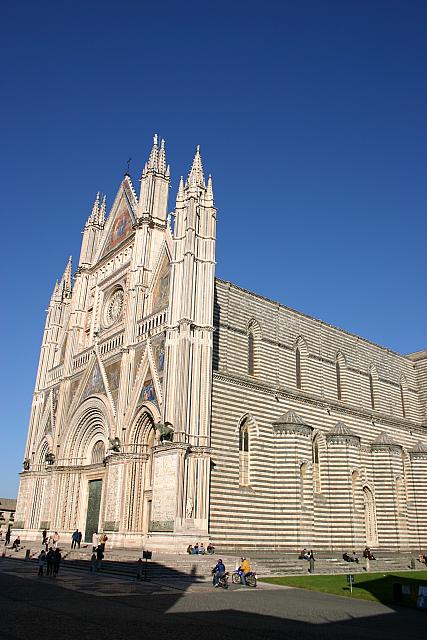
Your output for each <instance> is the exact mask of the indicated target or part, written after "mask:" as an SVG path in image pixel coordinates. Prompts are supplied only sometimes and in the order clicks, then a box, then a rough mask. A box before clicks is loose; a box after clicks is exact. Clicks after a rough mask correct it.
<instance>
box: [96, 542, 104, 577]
mask: <svg viewBox="0 0 427 640" xmlns="http://www.w3.org/2000/svg"><path fill="white" fill-rule="evenodd" d="M103 558H104V552H103V550H102V548H101V545H98V547H97V549H96V570H97V571H101V565H102V560H103Z"/></svg>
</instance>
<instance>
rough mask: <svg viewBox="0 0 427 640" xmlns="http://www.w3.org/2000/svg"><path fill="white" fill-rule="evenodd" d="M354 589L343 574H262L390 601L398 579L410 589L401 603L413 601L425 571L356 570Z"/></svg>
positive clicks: (277, 581) (274, 581)
mask: <svg viewBox="0 0 427 640" xmlns="http://www.w3.org/2000/svg"><path fill="white" fill-rule="evenodd" d="M353 575H354V583H353V593H352V594H351V593H350V586H349V585H348V584H347V578H346V576H345V575H326V576H324V575H319V576H284V577H283V578H262V582H270V583H272V584H281V585H287V586H289V587H300V588H302V589H311V590H312V591H322V592H323V593H332V594H334V595H338V596H348V597H352V598H362V599H364V600H375V601H377V602H384V603H393V583H395V582H400V583H402V584H403V585H406V586H407V588H408V589H409V590H410V592H411V593H410V595H408V594H404V595H403V602H402V604H409V605H415V604H416V597H417V595H418V587H419V586H420V585H423V586H427V571H401V572H397V573H355V574H353Z"/></svg>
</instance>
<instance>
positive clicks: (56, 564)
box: [53, 547, 62, 578]
mask: <svg viewBox="0 0 427 640" xmlns="http://www.w3.org/2000/svg"><path fill="white" fill-rule="evenodd" d="M61 560H62V556H61V552H60V550H59V549H58V547H56V549H55V552H54V554H53V577H54V578H56V576H57V575H58V573H59V565H60V564H61Z"/></svg>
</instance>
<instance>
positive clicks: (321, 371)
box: [210, 280, 427, 550]
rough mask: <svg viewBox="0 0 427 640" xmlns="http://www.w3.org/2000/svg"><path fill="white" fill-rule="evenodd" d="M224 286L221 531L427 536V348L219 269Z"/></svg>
mask: <svg viewBox="0 0 427 640" xmlns="http://www.w3.org/2000/svg"><path fill="white" fill-rule="evenodd" d="M215 297H216V301H215V328H216V332H215V334H214V361H213V368H214V375H213V395H212V434H211V435H212V440H211V444H212V450H213V453H212V461H213V470H212V484H211V517H210V532H211V535H212V538H213V540H214V542H215V541H216V542H217V543H221V544H225V545H227V546H229V545H236V546H243V547H254V546H267V547H288V548H294V549H295V548H303V547H310V546H314V547H316V548H317V549H319V548H322V547H323V548H332V547H335V548H342V549H350V550H351V549H352V548H353V547H357V548H359V549H360V547H361V546H362V545H363V546H364V545H365V544H369V545H371V546H380V547H393V548H403V549H404V548H407V547H408V546H412V547H417V548H424V547H425V545H426V544H427V498H426V496H425V492H424V490H423V487H424V486H425V484H426V482H427V428H426V419H425V418H426V400H425V397H426V396H425V383H426V380H425V367H426V364H427V353H426V352H420V353H418V354H414V356H401V355H398V354H396V353H393V352H391V351H390V350H388V349H384V348H382V347H379V346H377V345H375V344H372V343H370V342H368V341H366V340H363V339H362V338H360V337H358V336H355V335H351V334H349V333H347V332H345V331H342V330H339V329H336V328H334V327H332V326H330V325H328V324H326V323H324V322H320V321H318V320H315V319H313V318H310V317H308V316H306V315H304V314H302V313H299V312H297V311H293V310H291V309H288V308H286V307H283V306H281V305H279V304H277V303H275V302H272V301H270V300H266V299H265V298H262V297H261V296H258V295H255V294H253V293H250V292H248V291H245V290H243V289H240V288H239V287H236V286H234V285H232V284H230V283H228V282H224V281H221V280H216V287H215ZM230 505H232V508H230Z"/></svg>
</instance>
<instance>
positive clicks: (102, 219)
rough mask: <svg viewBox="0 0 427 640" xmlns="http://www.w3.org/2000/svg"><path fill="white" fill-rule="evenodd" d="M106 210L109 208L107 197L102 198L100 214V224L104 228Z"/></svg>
mask: <svg viewBox="0 0 427 640" xmlns="http://www.w3.org/2000/svg"><path fill="white" fill-rule="evenodd" d="M106 208H107V196H105V195H104V197H103V198H102V202H101V207H100V209H99V213H98V224H99V226H100V227H103V226H104V222H105V211H106Z"/></svg>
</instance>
